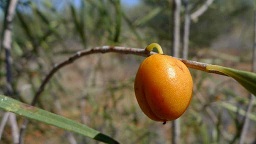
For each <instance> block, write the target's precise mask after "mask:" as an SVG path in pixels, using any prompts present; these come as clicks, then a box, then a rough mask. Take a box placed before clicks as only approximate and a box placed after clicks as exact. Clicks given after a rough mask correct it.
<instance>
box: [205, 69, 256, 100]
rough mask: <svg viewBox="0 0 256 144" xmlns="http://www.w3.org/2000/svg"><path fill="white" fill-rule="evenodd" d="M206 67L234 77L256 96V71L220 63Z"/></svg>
mask: <svg viewBox="0 0 256 144" xmlns="http://www.w3.org/2000/svg"><path fill="white" fill-rule="evenodd" d="M206 69H207V70H209V71H217V72H220V73H223V74H225V75H228V76H230V77H232V78H234V79H235V80H236V81H238V82H239V83H240V84H241V85H242V86H243V87H245V88H246V89H247V90H248V91H249V92H251V93H252V94H253V95H254V96H256V73H252V72H248V71H242V70H237V69H232V68H227V67H223V66H218V65H208V66H207V67H206Z"/></svg>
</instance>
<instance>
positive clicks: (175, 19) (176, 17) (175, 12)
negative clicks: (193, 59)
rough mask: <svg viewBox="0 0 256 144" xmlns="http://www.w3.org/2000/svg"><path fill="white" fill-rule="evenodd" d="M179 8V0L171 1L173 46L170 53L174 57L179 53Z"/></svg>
mask: <svg viewBox="0 0 256 144" xmlns="http://www.w3.org/2000/svg"><path fill="white" fill-rule="evenodd" d="M180 10H181V1H180V0H174V1H173V19H172V20H173V33H172V35H173V36H172V37H173V40H172V42H173V47H172V55H173V56H174V57H179V55H180Z"/></svg>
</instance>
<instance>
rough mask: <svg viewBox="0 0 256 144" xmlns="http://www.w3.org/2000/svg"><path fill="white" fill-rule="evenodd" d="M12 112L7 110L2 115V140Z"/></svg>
mask: <svg viewBox="0 0 256 144" xmlns="http://www.w3.org/2000/svg"><path fill="white" fill-rule="evenodd" d="M9 115H10V112H5V113H4V116H3V117H2V121H1V125H0V140H1V138H2V135H3V132H4V127H5V125H6V123H7V120H8V118H9Z"/></svg>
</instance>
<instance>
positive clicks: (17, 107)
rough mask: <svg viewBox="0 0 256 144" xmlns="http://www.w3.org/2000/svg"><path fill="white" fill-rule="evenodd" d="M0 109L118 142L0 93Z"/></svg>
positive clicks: (107, 140) (99, 138)
mask: <svg viewBox="0 0 256 144" xmlns="http://www.w3.org/2000/svg"><path fill="white" fill-rule="evenodd" d="M0 109H3V110H5V111H9V112H13V113H15V114H18V115H21V116H24V117H27V118H30V119H33V120H37V121H40V122H43V123H45V124H49V125H53V126H56V127H59V128H62V129H65V130H68V131H71V132H75V133H78V134H81V135H84V136H87V137H89V138H92V139H95V140H98V141H101V142H105V143H113V144H116V143H118V142H117V141H116V140H114V139H112V138H111V137H109V136H107V135H104V134H102V133H100V132H98V131H96V130H94V129H92V128H90V127H88V126H86V125H83V124H80V123H78V122H75V121H72V120H70V119H68V118H65V117H62V116H60V115H57V114H54V113H51V112H48V111H45V110H42V109H39V108H37V107H33V106H30V105H27V104H24V103H21V102H19V101H17V100H14V99H12V98H9V97H7V96H4V95H0Z"/></svg>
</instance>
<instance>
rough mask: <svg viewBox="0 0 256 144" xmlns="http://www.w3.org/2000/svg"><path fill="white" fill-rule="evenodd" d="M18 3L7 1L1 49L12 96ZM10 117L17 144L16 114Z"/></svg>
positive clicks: (12, 0) (13, 135)
mask: <svg viewBox="0 0 256 144" xmlns="http://www.w3.org/2000/svg"><path fill="white" fill-rule="evenodd" d="M17 3H18V0H10V1H8V2H7V6H6V10H5V16H4V26H3V32H2V43H1V49H2V48H3V49H4V50H5V66H6V87H7V95H8V96H11V97H12V96H13V88H12V71H11V65H12V57H11V47H12V46H11V44H12V21H13V17H14V13H15V9H16V5H17ZM8 118H9V122H10V126H11V129H12V138H13V143H14V144H16V143H18V141H19V131H18V124H17V120H16V115H15V114H13V113H10V114H9V116H8ZM3 127H4V126H3ZM1 135H2V134H1Z"/></svg>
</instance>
